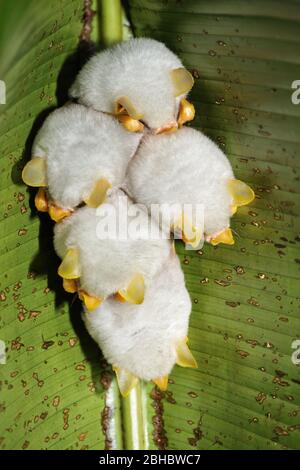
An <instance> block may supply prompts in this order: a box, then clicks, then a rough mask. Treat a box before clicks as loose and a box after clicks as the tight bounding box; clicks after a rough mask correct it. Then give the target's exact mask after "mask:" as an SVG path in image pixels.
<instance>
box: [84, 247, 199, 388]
mask: <svg viewBox="0 0 300 470" xmlns="http://www.w3.org/2000/svg"><path fill="white" fill-rule="evenodd" d="M190 311H191V301H190V298H189V295H188V292H187V290H186V288H185V284H184V277H183V273H182V271H181V268H180V264H179V261H178V258H177V256H176V255H175V254H174V253H172V254H171V255H170V256H169V258H168V259H167V260H166V262H165V264H164V266H163V268H162V269H161V270H160V271H159V272H158V273H157V275H156V276H155V278H154V279H153V281H152V283H151V284H150V285H149V288H148V290H147V292H146V294H145V299H144V302H143V304H142V305H139V306H134V305H129V304H123V305H121V304H119V303H117V302H115V301H114V300H113V299H109V300H107V301H105V302H104V303H103V304H102V305H101V307H99V309H97V310H95V311H94V312H92V313H91V314H89V313H85V314H84V316H83V318H84V321H85V324H86V327H87V329H88V331H89V333H90V334H91V336H92V337H93V338H94V340H95V341H96V342H97V343H98V345H99V346H100V348H101V349H102V351H103V353H104V355H105V357H106V359H107V360H108V362H110V363H111V364H113V365H114V367H117V368H119V369H122V370H125V371H128V373H130V374H132V375H133V376H135V377H138V378H143V379H146V380H155V379H157V378H159V377H164V376H167V375H168V374H169V373H170V371H171V369H172V367H173V366H174V364H175V363H176V362H177V348H178V344H180V343H181V342H182V341H183V342H185V339H186V336H187V330H188V321H189V315H190ZM190 366H191V365H190ZM194 366H195V362H194Z"/></svg>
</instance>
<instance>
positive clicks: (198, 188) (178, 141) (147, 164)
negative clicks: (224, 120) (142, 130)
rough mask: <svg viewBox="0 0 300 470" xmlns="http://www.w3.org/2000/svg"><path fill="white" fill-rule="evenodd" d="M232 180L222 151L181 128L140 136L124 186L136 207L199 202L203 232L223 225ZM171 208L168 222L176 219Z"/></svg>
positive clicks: (226, 222) (227, 214) (227, 215)
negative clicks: (228, 185) (139, 205)
mask: <svg viewBox="0 0 300 470" xmlns="http://www.w3.org/2000/svg"><path fill="white" fill-rule="evenodd" d="M232 178H234V176H233V172H232V168H231V165H230V163H229V161H228V159H227V157H226V156H225V155H224V153H223V152H222V151H221V150H220V149H219V148H218V147H217V145H216V144H214V143H213V142H212V141H211V140H210V139H209V138H208V137H206V136H205V135H204V134H202V133H201V132H199V131H196V130H194V129H190V128H182V129H180V130H178V131H177V132H176V133H172V134H165V135H161V136H151V135H148V136H146V137H145V139H144V141H143V142H142V144H141V145H140V147H139V149H138V151H137V153H136V155H135V157H134V158H133V159H132V161H131V162H130V164H129V169H128V174H127V178H126V183H125V185H124V188H125V189H126V191H127V192H128V193H129V194H130V196H131V197H132V198H133V199H134V200H135V201H138V202H139V203H142V204H145V205H146V206H147V207H148V208H150V206H151V204H166V203H167V204H170V205H172V204H179V205H180V206H182V205H183V204H193V205H195V204H202V205H203V210H204V232H205V234H206V235H212V234H215V233H218V232H219V231H221V230H223V229H224V228H226V227H229V222H230V216H231V209H230V206H231V204H232V196H231V195H230V192H229V191H228V188H227V182H228V180H230V179H232ZM180 211H181V209H180V207H179V208H174V212H173V213H172V212H171V213H172V214H173V216H174V219H177V218H178V217H179V216H180Z"/></svg>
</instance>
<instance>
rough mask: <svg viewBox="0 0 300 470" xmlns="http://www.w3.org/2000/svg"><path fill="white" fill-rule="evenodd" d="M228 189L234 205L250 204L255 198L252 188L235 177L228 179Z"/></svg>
mask: <svg viewBox="0 0 300 470" xmlns="http://www.w3.org/2000/svg"><path fill="white" fill-rule="evenodd" d="M228 189H229V192H230V194H231V196H232V198H233V205H234V206H237V207H239V206H245V205H246V204H250V202H252V201H253V199H254V198H255V193H254V191H253V189H252V188H250V186H248V185H247V184H246V183H244V182H243V181H240V180H236V179H231V180H229V181H228Z"/></svg>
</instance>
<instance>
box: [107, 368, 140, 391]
mask: <svg viewBox="0 0 300 470" xmlns="http://www.w3.org/2000/svg"><path fill="white" fill-rule="evenodd" d="M113 371H114V372H115V373H116V377H117V382H118V386H119V390H120V393H121V395H122V396H123V397H127V396H128V395H129V393H130V392H131V390H132V389H133V388H134V387H135V386H136V384H137V383H138V380H139V379H138V378H137V377H136V376H135V375H133V374H132V373H131V372H128V371H127V370H125V369H121V368H120V367H118V366H115V365H114V366H113Z"/></svg>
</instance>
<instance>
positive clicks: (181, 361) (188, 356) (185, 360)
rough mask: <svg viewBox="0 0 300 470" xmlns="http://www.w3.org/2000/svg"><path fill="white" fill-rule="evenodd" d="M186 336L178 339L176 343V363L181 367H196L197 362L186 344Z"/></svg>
mask: <svg viewBox="0 0 300 470" xmlns="http://www.w3.org/2000/svg"><path fill="white" fill-rule="evenodd" d="M187 341H188V339H187V338H184V339H183V340H181V341H179V342H178V343H177V345H176V355H177V359H176V364H178V365H179V366H181V367H191V368H193V369H197V367H198V364H197V361H196V359H195V358H194V356H193V354H192V353H191V351H190V348H189V347H188V345H187Z"/></svg>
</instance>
